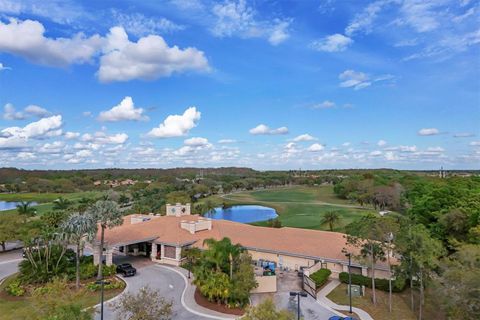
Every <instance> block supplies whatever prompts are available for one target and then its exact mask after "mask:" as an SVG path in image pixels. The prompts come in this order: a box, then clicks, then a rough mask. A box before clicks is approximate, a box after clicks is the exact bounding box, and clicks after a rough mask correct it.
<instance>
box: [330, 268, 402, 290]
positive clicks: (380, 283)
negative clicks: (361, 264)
mask: <svg viewBox="0 0 480 320" xmlns="http://www.w3.org/2000/svg"><path fill="white" fill-rule="evenodd" d="M339 279H340V281H341V282H343V283H348V272H341V273H340V275H339ZM352 284H357V285H361V286H366V287H368V288H371V287H372V278H370V277H365V276H362V275H361V274H353V273H352ZM405 286H406V281H405V279H404V278H402V277H397V278H396V279H395V280H392V292H402V291H403V290H404V289H405ZM375 288H376V289H379V290H382V291H387V292H388V291H389V290H388V279H375Z"/></svg>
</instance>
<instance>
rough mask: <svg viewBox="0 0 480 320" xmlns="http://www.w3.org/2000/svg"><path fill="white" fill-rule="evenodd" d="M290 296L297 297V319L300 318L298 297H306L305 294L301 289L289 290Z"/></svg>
mask: <svg viewBox="0 0 480 320" xmlns="http://www.w3.org/2000/svg"><path fill="white" fill-rule="evenodd" d="M290 296H291V297H297V319H298V320H300V297H306V296H307V294H306V293H305V292H303V291H299V292H297V291H290Z"/></svg>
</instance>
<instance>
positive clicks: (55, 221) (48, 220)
mask: <svg viewBox="0 0 480 320" xmlns="http://www.w3.org/2000/svg"><path fill="white" fill-rule="evenodd" d="M67 217H68V213H67V212H66V211H64V210H52V211H48V212H46V213H44V214H42V216H41V217H40V219H41V220H42V221H43V222H45V224H46V225H47V226H49V227H51V228H52V229H57V228H58V227H59V226H60V225H61V224H62V222H63V221H64V220H65V219H66V218H67Z"/></svg>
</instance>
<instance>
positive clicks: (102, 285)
mask: <svg viewBox="0 0 480 320" xmlns="http://www.w3.org/2000/svg"><path fill="white" fill-rule="evenodd" d="M95 283H96V284H99V285H100V292H101V293H100V297H101V298H100V320H103V287H104V285H106V284H110V282H108V281H105V280H104V279H103V278H102V279H101V280H97V281H95Z"/></svg>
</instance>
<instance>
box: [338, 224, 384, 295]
mask: <svg viewBox="0 0 480 320" xmlns="http://www.w3.org/2000/svg"><path fill="white" fill-rule="evenodd" d="M347 232H348V233H349V234H348V235H347V244H348V245H351V246H354V247H357V248H360V255H359V256H357V258H363V259H367V260H368V261H369V264H370V270H371V278H372V302H373V304H376V303H377V296H376V292H375V267H376V263H377V262H378V261H384V260H385V251H384V246H383V242H382V241H383V237H384V230H382V228H381V223H380V218H378V217H376V216H374V215H366V216H363V217H362V218H361V219H360V220H359V221H358V222H356V223H355V224H353V225H350V227H349V228H348V230H347Z"/></svg>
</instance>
